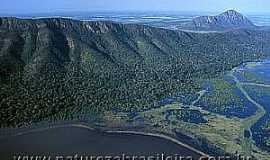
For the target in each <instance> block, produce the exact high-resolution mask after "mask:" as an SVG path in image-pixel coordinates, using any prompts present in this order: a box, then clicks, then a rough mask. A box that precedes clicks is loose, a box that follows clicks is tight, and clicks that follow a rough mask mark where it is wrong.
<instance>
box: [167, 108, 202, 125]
mask: <svg viewBox="0 0 270 160" xmlns="http://www.w3.org/2000/svg"><path fill="white" fill-rule="evenodd" d="M165 115H166V116H167V118H166V119H168V118H170V119H171V118H172V117H174V118H176V119H177V120H180V121H184V122H189V123H196V124H199V123H206V122H207V120H206V119H205V118H204V117H203V114H202V113H201V112H200V111H198V110H192V109H188V108H183V109H178V110H168V111H166V113H165Z"/></svg>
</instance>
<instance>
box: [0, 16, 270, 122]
mask: <svg viewBox="0 0 270 160" xmlns="http://www.w3.org/2000/svg"><path fill="white" fill-rule="evenodd" d="M1 22H2V23H1V25H0V37H1V39H0V47H1V48H0V74H1V78H0V80H1V83H0V88H1V92H0V98H1V103H0V117H1V122H0V124H1V126H11V125H12V126H14V125H18V124H22V123H31V122H36V121H40V120H43V119H46V118H54V119H72V118H76V116H77V115H93V114H96V115H100V116H102V113H103V111H105V110H107V111H108V110H110V109H112V108H119V109H120V110H123V111H127V112H138V111H142V110H146V109H149V108H151V107H153V106H155V105H156V104H157V102H158V101H159V100H161V99H162V98H164V97H168V96H170V95H173V94H175V93H178V92H180V91H181V92H190V93H194V92H196V91H198V90H199V89H200V88H199V86H198V85H197V84H195V83H194V80H196V79H202V78H211V77H216V76H218V75H220V74H221V73H223V72H224V71H226V70H230V69H232V68H233V67H235V66H237V65H239V64H241V63H242V62H246V61H251V60H255V59H256V60H257V59H259V58H263V57H266V56H268V54H269V51H270V43H269V42H270V34H269V33H270V32H268V31H263V30H260V31H259V30H247V29H243V30H233V31H231V32H224V33H208V34H201V33H187V32H181V31H170V30H165V29H158V28H151V27H147V26H141V25H123V24H116V23H112V22H80V21H74V20H68V19H39V20H20V19H15V18H1ZM262 44H263V47H262Z"/></svg>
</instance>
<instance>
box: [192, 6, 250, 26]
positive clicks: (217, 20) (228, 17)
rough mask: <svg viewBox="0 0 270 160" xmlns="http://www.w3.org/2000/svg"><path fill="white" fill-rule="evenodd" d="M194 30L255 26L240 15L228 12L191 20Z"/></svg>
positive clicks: (233, 11)
mask: <svg viewBox="0 0 270 160" xmlns="http://www.w3.org/2000/svg"><path fill="white" fill-rule="evenodd" d="M192 26H193V27H194V28H205V29H217V28H225V29H226V28H243V27H254V26H255V25H254V24H253V23H252V22H251V21H250V20H249V19H248V18H247V17H245V16H243V15H242V14H241V13H239V12H237V11H235V10H228V11H226V12H223V13H221V14H219V15H216V16H200V17H196V18H194V19H193V20H192Z"/></svg>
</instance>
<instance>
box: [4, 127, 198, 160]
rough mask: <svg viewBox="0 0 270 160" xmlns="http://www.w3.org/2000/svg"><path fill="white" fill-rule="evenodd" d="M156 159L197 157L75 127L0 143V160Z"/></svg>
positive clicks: (167, 145) (160, 142) (141, 139)
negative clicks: (50, 159) (20, 158)
mask: <svg viewBox="0 0 270 160" xmlns="http://www.w3.org/2000/svg"><path fill="white" fill-rule="evenodd" d="M14 154H15V155H42V156H44V155H46V156H56V155H64V156H70V155H75V154H78V155H84V156H86V155H87V156H107V155H108V156H111V155H112V156H118V155H122V154H126V155H131V156H133V155H134V156H157V154H160V155H161V154H165V155H175V154H178V155H181V156H193V157H195V158H198V157H199V156H200V155H199V154H197V153H195V152H194V151H191V150H190V149H188V148H186V147H183V146H180V145H178V144H176V143H174V142H171V141H169V140H167V139H163V138H158V137H153V136H143V135H134V134H122V133H121V134H120V133H105V132H99V131H96V130H89V129H86V128H78V127H64V128H54V129H49V130H45V131H40V132H39V131H38V132H32V133H28V134H23V135H20V136H13V137H8V138H4V139H0V159H12V156H13V155H14Z"/></svg>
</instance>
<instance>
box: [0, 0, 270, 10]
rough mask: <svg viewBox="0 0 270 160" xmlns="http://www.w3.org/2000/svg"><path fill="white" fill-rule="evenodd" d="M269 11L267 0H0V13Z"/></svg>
mask: <svg viewBox="0 0 270 160" xmlns="http://www.w3.org/2000/svg"><path fill="white" fill-rule="evenodd" d="M227 9H235V10H237V11H240V12H243V13H249V12H270V0H0V13H42V12H57V11H199V12H209V11H212V12H221V11H224V10H227Z"/></svg>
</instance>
